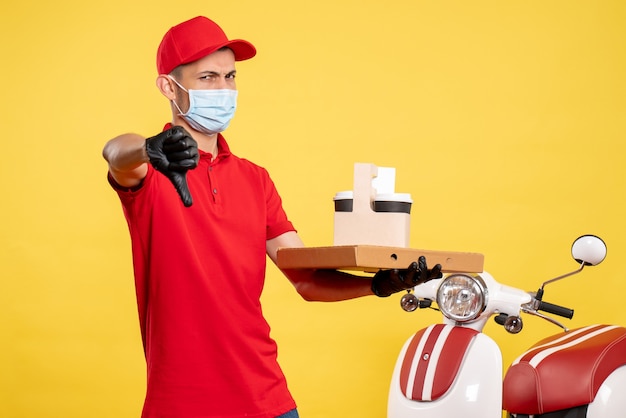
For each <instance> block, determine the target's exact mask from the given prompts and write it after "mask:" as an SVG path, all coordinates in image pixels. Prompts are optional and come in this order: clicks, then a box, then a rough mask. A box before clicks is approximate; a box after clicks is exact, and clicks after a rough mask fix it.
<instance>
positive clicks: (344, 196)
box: [333, 190, 354, 200]
mask: <svg viewBox="0 0 626 418" xmlns="http://www.w3.org/2000/svg"><path fill="white" fill-rule="evenodd" d="M353 198H354V192H352V190H346V191H343V192H337V193H336V194H335V197H334V198H333V200H349V199H353Z"/></svg>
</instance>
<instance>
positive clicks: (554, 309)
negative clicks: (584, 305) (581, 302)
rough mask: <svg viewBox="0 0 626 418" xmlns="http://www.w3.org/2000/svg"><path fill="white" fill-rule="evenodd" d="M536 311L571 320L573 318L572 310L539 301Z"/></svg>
mask: <svg viewBox="0 0 626 418" xmlns="http://www.w3.org/2000/svg"><path fill="white" fill-rule="evenodd" d="M537 310H538V311H544V312H548V313H551V314H554V315H559V316H562V317H564V318H567V319H572V317H573V316H574V310H573V309H569V308H566V307H565V306H559V305H554V304H552V303H548V302H544V301H539V307H538V308H537Z"/></svg>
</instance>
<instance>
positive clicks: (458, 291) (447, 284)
mask: <svg viewBox="0 0 626 418" xmlns="http://www.w3.org/2000/svg"><path fill="white" fill-rule="evenodd" d="M437 305H439V309H440V310H441V313H443V314H444V315H445V316H446V317H447V318H449V319H452V320H453V321H456V322H467V321H472V320H474V319H476V318H478V316H480V314H481V313H482V312H483V311H484V310H485V307H486V306H487V287H486V286H485V282H484V281H483V280H482V279H481V278H480V276H478V275H469V274H452V275H450V276H447V277H446V278H445V279H443V281H442V282H441V284H440V285H439V289H438V290H437Z"/></svg>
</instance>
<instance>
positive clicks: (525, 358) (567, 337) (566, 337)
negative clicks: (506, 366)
mask: <svg viewBox="0 0 626 418" xmlns="http://www.w3.org/2000/svg"><path fill="white" fill-rule="evenodd" d="M602 327H603V326H602V325H591V326H588V327H583V328H579V329H577V330H573V331H569V332H567V333H565V334H563V336H562V337H560V338H557V339H554V337H550V338H546V339H543V340H541V341H539V342H538V343H537V344H535V345H534V346H533V347H531V348H530V349H529V350H528V351H526V352H525V353H524V354H522V355H521V356H520V357H518V358H517V359H516V360H514V361H513V363H512V365H515V364H518V363H520V362H530V360H531V359H532V358H533V357H535V355H536V354H537V353H540V352H542V351H543V350H545V349H546V348H548V347H557V346H560V345H565V344H568V343H570V342H571V341H573V340H575V339H577V338H580V337H583V336H585V335H587V334H590V333H593V332H595V331H597V330H599V329H601V328H602Z"/></svg>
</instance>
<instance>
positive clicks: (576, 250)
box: [572, 235, 606, 266]
mask: <svg viewBox="0 0 626 418" xmlns="http://www.w3.org/2000/svg"><path fill="white" fill-rule="evenodd" d="M572 257H574V260H576V261H578V262H579V263H581V264H582V263H584V264H585V265H586V266H595V265H596V264H600V263H601V262H602V260H604V258H605V257H606V244H605V243H604V241H602V239H600V238H599V237H596V236H595V235H583V236H582V237H579V238H577V239H576V241H574V244H573V245H572Z"/></svg>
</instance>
